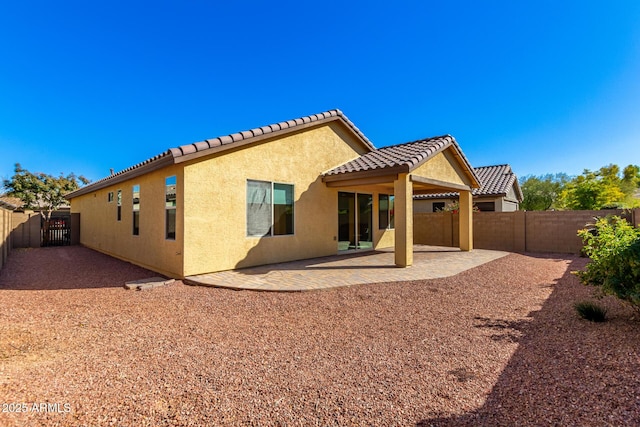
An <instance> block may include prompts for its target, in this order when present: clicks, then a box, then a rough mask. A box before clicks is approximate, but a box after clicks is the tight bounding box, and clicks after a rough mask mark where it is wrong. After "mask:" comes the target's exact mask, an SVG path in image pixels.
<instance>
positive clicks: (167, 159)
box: [68, 109, 375, 198]
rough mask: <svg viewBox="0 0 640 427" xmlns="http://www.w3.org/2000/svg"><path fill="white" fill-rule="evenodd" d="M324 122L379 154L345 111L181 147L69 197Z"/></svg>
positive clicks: (317, 115) (73, 193)
mask: <svg viewBox="0 0 640 427" xmlns="http://www.w3.org/2000/svg"><path fill="white" fill-rule="evenodd" d="M323 120H341V121H342V122H343V123H344V124H345V125H346V126H347V127H349V128H350V129H351V130H352V131H353V132H354V133H355V134H356V135H357V136H358V137H359V138H360V140H361V141H362V143H363V144H365V145H366V146H367V147H368V148H369V149H371V150H375V146H374V145H373V144H372V143H371V141H369V139H368V138H367V137H366V136H365V135H364V134H363V133H362V132H361V131H360V130H359V129H358V128H357V127H356V126H355V125H354V124H353V123H352V122H351V120H349V119H348V118H347V116H345V115H344V114H343V113H342V111H340V110H338V109H335V110H330V111H325V112H324V113H320V114H313V115H310V116H305V117H301V118H299V119H294V120H289V121H285V122H280V123H277V124H272V125H268V126H263V127H260V128H255V129H252V130H249V131H242V132H238V133H234V134H231V135H225V136H219V137H217V138H213V139H206V140H203V141H199V142H195V143H192V144H186V145H182V146H180V147H175V148H170V149H168V150H167V151H165V152H164V153H162V154H159V155H157V156H155V157H152V158H150V159H148V160H145V161H144V162H142V163H138V164H137V165H134V166H131V167H129V168H127V169H125V170H123V171H120V172H118V173H116V174H114V175H110V176H108V177H106V178H102V179H100V180H98V181H96V182H94V183H91V184H89V185H87V186H85V187H83V188H81V189H79V190H76V191H74V192H72V193H70V194H69V195H68V198H72V197H76V196H80V195H82V194H86V193H89V192H91V191H95V190H98V189H100V188H104V187H106V186H109V185H112V184H115V183H117V182H120V181H124V180H126V179H130V178H132V177H134V176H139V175H141V174H143V173H146V172H147V171H150V170H153V168H154V167H155V168H160V167H164V166H167V165H168V164H173V163H177V162H179V161H180V160H179V159H180V158H181V157H184V156H187V155H192V156H196V157H197V156H199V155H203V156H204V155H207V154H208V153H209V152H210V151H209V150H214V149H215V150H220V149H223V148H221V146H225V145H230V144H236V143H251V142H252V139H253V138H256V137H260V136H262V135H265V137H266V135H268V134H271V133H274V132H281V131H284V132H287V131H288V130H289V129H291V130H293V129H295V128H296V127H297V126H307V125H309V124H312V123H315V122H321V121H323Z"/></svg>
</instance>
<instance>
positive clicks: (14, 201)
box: [0, 196, 24, 210]
mask: <svg viewBox="0 0 640 427" xmlns="http://www.w3.org/2000/svg"><path fill="white" fill-rule="evenodd" d="M22 205H24V203H23V202H22V200H20V199H19V198H17V197H11V196H1V197H0V207H3V208H5V209H11V210H15V209H19V208H21V207H22Z"/></svg>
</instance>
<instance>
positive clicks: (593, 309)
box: [573, 301, 607, 322]
mask: <svg viewBox="0 0 640 427" xmlns="http://www.w3.org/2000/svg"><path fill="white" fill-rule="evenodd" d="M573 307H574V308H575V309H576V311H577V312H578V315H579V316H580V317H582V318H583V319H586V320H589V321H591V322H604V321H605V320H607V309H606V308H603V307H600V306H599V305H598V304H596V303H594V302H591V301H582V302H577V303H575V304H574V305H573Z"/></svg>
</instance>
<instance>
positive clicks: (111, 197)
mask: <svg viewBox="0 0 640 427" xmlns="http://www.w3.org/2000/svg"><path fill="white" fill-rule="evenodd" d="M107 202H109V203H111V202H113V191H109V194H107Z"/></svg>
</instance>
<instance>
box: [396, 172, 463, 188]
mask: <svg viewBox="0 0 640 427" xmlns="http://www.w3.org/2000/svg"><path fill="white" fill-rule="evenodd" d="M409 179H410V180H411V181H413V182H416V183H418V184H426V185H432V186H434V187H440V188H446V189H456V190H460V191H471V187H470V186H468V185H462V184H456V183H453V182H446V181H440V180H439V179H433V178H424V177H422V176H416V175H410V176H409Z"/></svg>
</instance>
